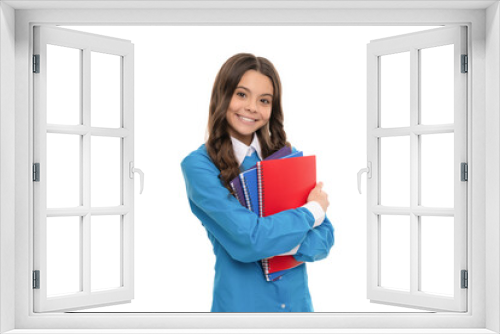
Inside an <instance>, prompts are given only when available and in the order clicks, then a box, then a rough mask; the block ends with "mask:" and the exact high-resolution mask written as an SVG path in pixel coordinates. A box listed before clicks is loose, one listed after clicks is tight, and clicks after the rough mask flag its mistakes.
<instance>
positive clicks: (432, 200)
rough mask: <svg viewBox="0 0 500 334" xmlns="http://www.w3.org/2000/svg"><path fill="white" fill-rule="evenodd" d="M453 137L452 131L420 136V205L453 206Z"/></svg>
mask: <svg viewBox="0 0 500 334" xmlns="http://www.w3.org/2000/svg"><path fill="white" fill-rule="evenodd" d="M453 139H454V135H453V133H444V134H434V135H422V136H420V145H421V148H420V156H421V168H422V170H421V178H422V179H421V191H422V194H421V205H423V206H431V207H446V208H453V207H454V202H453V201H454V194H455V187H454V184H453V180H454V177H455V175H454V172H455V168H454V164H453V158H454V144H453ZM459 167H460V166H458V167H457V168H459Z"/></svg>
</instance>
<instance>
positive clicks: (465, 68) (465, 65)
mask: <svg viewBox="0 0 500 334" xmlns="http://www.w3.org/2000/svg"><path fill="white" fill-rule="evenodd" d="M461 72H462V73H467V72H469V57H468V56H467V55H462V70H461Z"/></svg>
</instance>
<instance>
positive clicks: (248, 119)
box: [236, 114, 257, 123]
mask: <svg viewBox="0 0 500 334" xmlns="http://www.w3.org/2000/svg"><path fill="white" fill-rule="evenodd" d="M236 116H237V117H238V118H239V119H240V120H242V121H243V122H248V123H255V122H257V120H256V119H253V118H248V117H243V116H241V115H238V114H236Z"/></svg>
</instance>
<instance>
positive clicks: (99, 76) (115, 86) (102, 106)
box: [90, 52, 121, 128]
mask: <svg viewBox="0 0 500 334" xmlns="http://www.w3.org/2000/svg"><path fill="white" fill-rule="evenodd" d="M90 62H91V110H92V112H91V123H92V126H96V127H108V128H119V127H120V126H121V113H120V111H121V57H120V56H115V55H109V54H105V53H99V52H91V59H90Z"/></svg>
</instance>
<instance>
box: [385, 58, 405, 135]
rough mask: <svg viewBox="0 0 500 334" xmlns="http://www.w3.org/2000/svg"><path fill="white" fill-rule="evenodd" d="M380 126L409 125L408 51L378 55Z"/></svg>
mask: <svg viewBox="0 0 500 334" xmlns="http://www.w3.org/2000/svg"><path fill="white" fill-rule="evenodd" d="M380 126H381V127H383V128H388V127H402V126H410V53H409V52H403V53H396V54H392V55H387V56H381V57H380Z"/></svg>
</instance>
